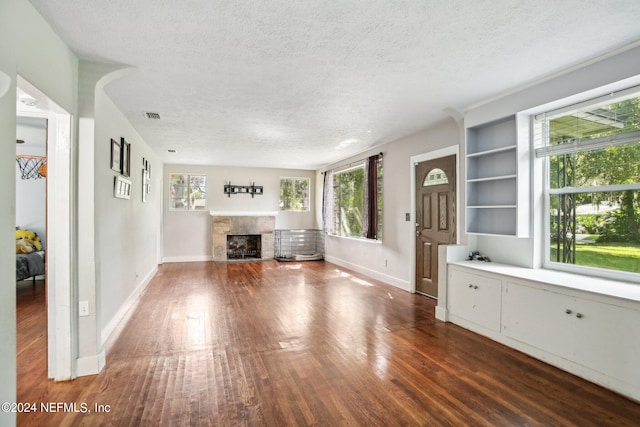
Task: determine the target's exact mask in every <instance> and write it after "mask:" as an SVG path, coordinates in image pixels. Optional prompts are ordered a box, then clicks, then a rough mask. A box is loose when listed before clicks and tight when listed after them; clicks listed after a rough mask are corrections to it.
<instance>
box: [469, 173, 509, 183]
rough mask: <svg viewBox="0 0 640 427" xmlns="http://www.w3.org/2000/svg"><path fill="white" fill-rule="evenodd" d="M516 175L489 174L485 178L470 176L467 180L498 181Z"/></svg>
mask: <svg viewBox="0 0 640 427" xmlns="http://www.w3.org/2000/svg"><path fill="white" fill-rule="evenodd" d="M516 178H517V175H515V174H514V175H502V176H489V177H487V178H471V179H467V182H486V181H500V180H503V179H506V180H508V179H516Z"/></svg>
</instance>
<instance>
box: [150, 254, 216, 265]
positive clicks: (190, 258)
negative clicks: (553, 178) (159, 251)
mask: <svg viewBox="0 0 640 427" xmlns="http://www.w3.org/2000/svg"><path fill="white" fill-rule="evenodd" d="M202 261H213V257H212V256H211V255H194V256H166V257H164V258H162V262H163V263H172V262H202Z"/></svg>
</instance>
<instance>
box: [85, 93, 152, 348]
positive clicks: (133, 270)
mask: <svg viewBox="0 0 640 427" xmlns="http://www.w3.org/2000/svg"><path fill="white" fill-rule="evenodd" d="M121 137H124V138H125V139H126V140H127V142H129V143H130V144H131V176H130V177H129V179H130V180H131V181H132V190H131V198H130V199H128V200H127V199H118V198H115V197H114V196H113V186H114V178H115V177H116V175H118V174H117V172H114V171H112V170H111V164H110V153H111V139H116V140H118V141H119V140H120V138H121ZM94 150H95V162H94V179H95V184H94V188H95V195H94V197H95V233H96V236H95V239H96V240H95V250H96V288H97V289H96V291H97V294H96V305H97V311H98V329H99V331H101V334H102V335H104V334H105V329H107V331H106V332H109V331H110V330H112V329H113V327H114V325H113V323H114V322H117V321H119V320H120V318H121V317H122V315H123V312H122V307H123V306H125V305H126V304H128V303H129V302H130V297H131V296H132V295H135V294H136V292H137V291H139V289H140V288H141V287H144V286H145V285H146V284H147V283H148V281H149V280H150V278H151V277H152V276H153V274H155V271H156V268H157V252H158V245H159V244H160V240H159V231H158V230H159V223H160V212H159V209H158V199H159V198H160V197H161V190H160V188H158V186H155V185H152V191H151V194H150V195H149V196H148V199H147V202H146V203H143V202H142V158H143V157H144V158H146V159H148V160H149V161H150V162H151V165H152V177H151V179H152V181H153V180H154V179H155V178H158V177H160V176H162V169H163V168H162V164H161V163H160V161H159V160H158V159H157V157H156V156H155V155H154V154H153V152H152V151H151V148H150V147H149V146H148V145H147V143H146V142H145V141H144V140H143V139H142V137H140V135H139V134H138V133H137V132H136V131H135V129H133V127H132V126H131V124H130V123H129V122H128V121H127V120H126V118H125V117H124V116H123V115H122V113H121V112H120V111H119V110H118V109H117V108H116V107H115V105H114V104H113V102H112V101H111V100H110V99H109V97H108V96H107V95H106V94H105V93H104V91H98V92H97V93H96V100H95V146H94ZM103 338H104V337H103Z"/></svg>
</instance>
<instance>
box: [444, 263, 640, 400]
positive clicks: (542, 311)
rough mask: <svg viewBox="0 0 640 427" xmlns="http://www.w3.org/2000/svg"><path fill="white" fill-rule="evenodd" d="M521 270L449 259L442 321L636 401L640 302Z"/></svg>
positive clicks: (639, 393)
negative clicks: (544, 279)
mask: <svg viewBox="0 0 640 427" xmlns="http://www.w3.org/2000/svg"><path fill="white" fill-rule="evenodd" d="M485 264H486V263H485ZM492 264H493V263H492ZM467 265H469V267H467ZM491 270H493V271H491ZM504 270H505V271H509V272H513V271H518V269H517V268H512V267H508V268H505V269H504ZM520 270H522V271H521V272H519V273H516V274H515V275H505V274H500V273H495V272H494V271H501V269H500V267H499V266H497V265H496V266H491V267H485V266H479V267H476V266H473V264H471V263H468V264H467V263H462V262H460V263H454V264H449V265H448V272H447V295H446V306H447V317H446V318H447V320H448V321H451V322H453V323H456V324H458V325H460V326H463V327H465V328H467V329H470V330H472V331H475V332H478V333H480V334H483V335H485V336H488V337H489V338H492V339H494V340H496V341H498V342H501V343H503V344H505V345H508V346H511V347H513V348H516V349H518V350H520V351H523V352H525V353H528V354H530V355H532V356H534V357H537V358H539V359H541V360H544V361H545V362H548V363H550V364H552V365H555V366H558V367H560V368H561V369H565V370H567V371H569V372H572V373H574V374H576V375H579V376H582V377H584V378H586V379H588V380H591V381H594V382H596V383H598V384H601V385H604V386H605V387H608V388H611V389H613V390H616V391H618V392H620V393H622V394H625V395H627V396H630V397H632V398H634V399H636V400H640V368H638V363H637V359H638V355H639V354H640V340H639V339H638V337H640V301H638V300H633V299H632V300H627V299H620V298H615V297H610V296H607V295H603V294H595V293H592V292H586V291H583V290H579V289H576V288H571V287H563V286H556V285H552V284H549V283H546V282H539V281H535V280H529V279H528V277H529V276H530V274H529V275H528V274H527V273H528V272H531V270H526V269H520ZM629 286H634V285H629Z"/></svg>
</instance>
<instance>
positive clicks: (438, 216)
mask: <svg viewBox="0 0 640 427" xmlns="http://www.w3.org/2000/svg"><path fill="white" fill-rule="evenodd" d="M415 172H416V174H415V176H416V182H415V186H416V292H418V293H421V294H424V295H427V296H430V297H433V298H437V297H438V246H439V245H442V244H451V243H455V241H456V227H455V225H456V219H455V200H456V197H455V190H456V157H455V156H448V157H442V158H440V159H434V160H427V161H425V162H421V163H417V164H416V171H415Z"/></svg>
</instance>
